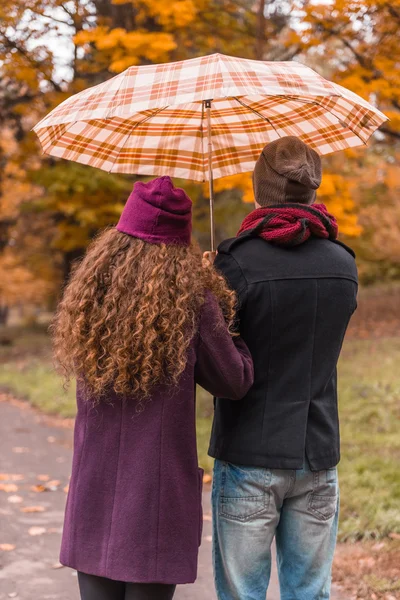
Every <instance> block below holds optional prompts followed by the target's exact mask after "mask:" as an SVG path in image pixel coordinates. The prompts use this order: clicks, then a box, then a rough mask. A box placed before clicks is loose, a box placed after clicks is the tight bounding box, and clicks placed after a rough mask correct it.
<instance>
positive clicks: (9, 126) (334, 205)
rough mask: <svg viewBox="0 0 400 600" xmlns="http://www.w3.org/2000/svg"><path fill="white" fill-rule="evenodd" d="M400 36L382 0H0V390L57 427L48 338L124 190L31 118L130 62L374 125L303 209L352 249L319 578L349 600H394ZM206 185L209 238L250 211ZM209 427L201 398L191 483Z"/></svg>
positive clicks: (237, 180)
mask: <svg viewBox="0 0 400 600" xmlns="http://www.w3.org/2000/svg"><path fill="white" fill-rule="evenodd" d="M399 31H400V1H399V0H391V1H390V2H386V1H384V0H375V1H373V0H365V1H359V0H332V1H330V0H324V1H323V2H317V1H315V2H314V1H308V0H304V1H302V0H298V1H290V0H277V1H274V0H130V1H126V0H8V1H6V0H1V1H0V390H2V392H3V394H2V399H3V400H5V401H8V400H9V398H10V397H11V398H17V399H18V398H19V399H22V400H25V401H28V402H29V403H31V404H32V405H34V406H35V407H38V408H39V409H40V410H41V411H43V412H45V413H50V414H55V415H59V416H60V417H61V418H69V417H73V415H74V410H75V401H74V390H73V389H72V388H71V389H69V390H67V391H66V392H65V391H63V389H62V385H61V383H60V380H59V378H58V377H57V375H56V374H55V373H54V371H53V368H52V363H51V351H50V342H49V339H48V335H47V325H48V322H49V320H50V319H51V315H52V312H53V311H54V308H55V306H56V303H57V300H58V298H59V296H60V292H61V290H62V287H63V284H64V282H65V281H66V279H67V278H68V274H69V272H70V268H71V264H72V263H73V261H74V260H76V259H77V258H79V257H80V256H81V255H82V253H83V252H84V250H85V248H86V246H87V244H88V242H89V241H90V239H91V238H92V237H93V236H94V235H95V234H96V232H97V231H98V230H99V229H100V228H102V227H104V226H106V225H110V224H115V223H116V221H117V219H118V215H119V213H120V211H121V209H122V207H123V204H124V201H125V200H126V198H127V196H128V194H129V192H130V190H131V188H132V185H133V182H134V180H135V179H134V177H127V176H117V175H110V174H107V173H105V172H102V171H100V170H96V169H93V168H90V167H85V166H82V165H79V164H75V163H70V162H66V161H57V160H55V159H52V158H49V157H46V156H43V155H42V154H41V151H40V148H39V144H38V142H37V140H36V137H35V135H34V134H33V133H32V132H31V131H30V130H31V128H32V127H33V125H34V124H35V123H36V122H37V121H38V120H39V119H40V118H41V117H43V116H44V115H45V114H46V113H47V112H49V111H50V110H51V109H52V108H53V107H54V106H55V105H57V104H58V103H60V102H61V101H62V100H64V99H65V98H67V97H68V96H69V95H70V94H73V93H76V92H78V91H80V90H82V89H84V88H86V87H88V86H91V85H95V84H97V83H100V82H102V81H104V80H105V79H107V78H110V77H112V76H113V75H115V74H116V73H119V72H121V71H123V70H124V69H126V68H127V67H129V66H130V65H138V64H149V63H159V62H168V61H173V60H183V59H187V58H190V57H196V56H200V55H204V54H209V53H213V52H221V53H224V54H230V55H234V56H242V57H246V58H255V59H261V60H277V61H279V60H295V61H300V62H304V63H306V64H307V65H309V66H310V67H312V68H314V69H315V70H316V71H318V72H319V73H320V74H321V75H323V76H325V77H326V78H328V79H332V80H333V81H335V82H337V83H340V84H341V85H344V86H346V87H348V88H349V89H351V90H353V91H354V92H356V93H358V94H360V95H361V96H363V97H365V98H366V99H368V100H369V101H371V102H372V103H374V104H376V105H377V106H378V108H379V109H380V110H382V111H383V112H385V113H386V114H387V115H388V116H389V117H390V121H389V122H388V123H387V124H385V126H384V127H382V128H381V130H380V131H379V132H378V133H376V134H375V136H374V138H373V139H372V140H371V141H370V143H369V145H368V147H365V148H361V149H359V150H348V151H346V152H343V153H341V154H336V155H334V156H332V157H329V156H328V157H324V158H323V168H324V175H323V183H322V186H321V188H320V191H319V194H318V198H319V200H320V201H321V202H324V203H326V205H327V206H328V208H329V210H330V211H331V212H333V213H334V214H335V215H336V216H337V218H338V221H339V226H340V231H341V239H342V240H343V241H345V242H346V243H347V244H349V245H350V246H352V247H353V248H354V250H355V251H356V253H357V260H358V266H359V270H360V278H361V282H362V287H361V290H360V300H359V309H358V311H357V314H356V316H355V318H354V320H353V322H352V324H351V327H350V331H349V335H348V337H347V340H346V343H345V348H344V352H343V356H342V359H341V366H340V406H341V422H342V454H343V460H342V462H341V465H340V471H341V484H342V515H341V527H340V540H341V541H342V542H343V544H340V546H339V549H338V554H337V559H336V564H335V572H334V576H335V579H336V580H337V581H339V582H340V583H341V584H342V585H343V586H344V589H346V590H348V593H349V595H348V597H349V598H350V597H351V598H367V599H371V600H375V599H377V598H384V599H386V600H393V598H400V576H399V573H400V509H399V506H400V468H399V467H400V436H399V431H398V425H399V417H400V370H399V366H398V365H399V364H400V327H399V326H400V284H399V281H400V201H399V194H400V169H399V165H400V71H399V65H400V49H399ZM175 183H176V184H177V185H180V186H182V187H185V189H186V190H187V191H188V193H189V194H190V196H191V197H192V199H193V201H194V203H195V222H194V235H195V236H196V238H197V239H198V240H199V242H200V243H201V245H202V247H203V248H204V249H207V247H208V240H209V213H208V200H207V197H208V196H207V187H206V186H204V187H203V186H202V185H195V184H191V183H190V182H187V181H179V180H175ZM215 187H216V193H217V194H216V225H217V241H221V240H222V239H224V238H226V237H229V236H232V235H235V233H236V231H237V229H238V225H239V223H240V222H241V220H242V218H243V216H244V215H245V214H246V213H247V212H249V211H250V210H251V209H252V208H253V206H252V202H253V196H252V188H251V177H250V176H249V175H248V174H243V175H237V176H233V177H228V178H224V179H220V180H217V181H216V186H215ZM0 408H1V405H0ZM211 417H212V402H211V400H210V398H209V397H208V396H207V395H206V394H205V393H204V392H202V391H200V393H199V402H198V423H199V454H200V460H201V463H202V465H203V466H204V467H205V468H206V469H207V470H208V471H210V468H211V460H210V459H209V458H207V442H208V435H209V430H210V422H211ZM3 479H5V478H3ZM3 492H4V493H7V491H5V490H4V485H3V488H2V489H0V494H1V493H3ZM1 541H2V540H1V539H0V548H1ZM3 545H7V544H3ZM0 558H1V557H0ZM350 594H351V595H350Z"/></svg>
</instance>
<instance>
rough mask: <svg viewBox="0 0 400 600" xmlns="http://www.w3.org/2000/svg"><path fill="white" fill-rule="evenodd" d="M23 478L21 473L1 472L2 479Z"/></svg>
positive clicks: (18, 479)
mask: <svg viewBox="0 0 400 600" xmlns="http://www.w3.org/2000/svg"><path fill="white" fill-rule="evenodd" d="M23 478H24V476H23V475H21V474H20V473H0V481H22V479H23Z"/></svg>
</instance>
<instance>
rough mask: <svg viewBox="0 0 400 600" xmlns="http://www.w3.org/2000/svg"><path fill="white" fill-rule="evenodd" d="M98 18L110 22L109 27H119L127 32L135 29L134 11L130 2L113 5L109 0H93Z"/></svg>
mask: <svg viewBox="0 0 400 600" xmlns="http://www.w3.org/2000/svg"><path fill="white" fill-rule="evenodd" d="M94 5H95V7H96V12H97V15H98V16H99V17H103V18H106V19H109V20H110V26H111V27H112V28H114V27H121V28H122V29H126V30H127V31H132V30H133V29H135V9H134V7H133V4H132V3H131V2H127V3H126V4H113V3H112V2H111V0H94Z"/></svg>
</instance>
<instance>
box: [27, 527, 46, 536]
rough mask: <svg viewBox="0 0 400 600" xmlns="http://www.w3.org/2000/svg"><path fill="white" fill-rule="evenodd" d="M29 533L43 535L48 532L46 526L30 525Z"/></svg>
mask: <svg viewBox="0 0 400 600" xmlns="http://www.w3.org/2000/svg"><path fill="white" fill-rule="evenodd" d="M28 533H29V535H43V534H44V533H46V528H45V527H30V528H29V531H28Z"/></svg>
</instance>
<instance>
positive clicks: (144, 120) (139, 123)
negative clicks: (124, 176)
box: [108, 106, 168, 173]
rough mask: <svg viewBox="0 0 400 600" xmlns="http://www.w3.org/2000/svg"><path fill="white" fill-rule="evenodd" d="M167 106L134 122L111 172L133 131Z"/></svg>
mask: <svg viewBox="0 0 400 600" xmlns="http://www.w3.org/2000/svg"><path fill="white" fill-rule="evenodd" d="M166 108H168V106H163V107H162V108H157V109H155V111H154V112H153V113H152V114H151V115H147V117H145V118H144V119H142V120H141V121H136V123H135V124H134V126H133V127H132V129H131V130H130V132H129V133H127V134H126V139H125V141H124V143H123V145H122V147H121V150H120V151H119V153H118V154H117V156H116V157H115V159H114V162H113V164H112V165H111V167H110V168H109V170H108V172H109V173H111V172H112V170H113V168H114V166H115V163H116V162H117V158H118V156H119V155H120V154H121V152H122V150H123V149H124V148H125V146H126V144H127V142H128V140H129V138H130V136H131V135H132V132H133V131H135V129H137V128H138V127H139V125H142V124H143V123H145V122H146V121H148V120H149V119H152V118H153V117H155V116H156V115H158V113H160V112H161V111H163V110H165V109H166Z"/></svg>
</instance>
